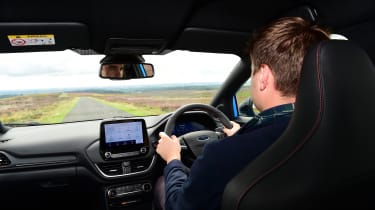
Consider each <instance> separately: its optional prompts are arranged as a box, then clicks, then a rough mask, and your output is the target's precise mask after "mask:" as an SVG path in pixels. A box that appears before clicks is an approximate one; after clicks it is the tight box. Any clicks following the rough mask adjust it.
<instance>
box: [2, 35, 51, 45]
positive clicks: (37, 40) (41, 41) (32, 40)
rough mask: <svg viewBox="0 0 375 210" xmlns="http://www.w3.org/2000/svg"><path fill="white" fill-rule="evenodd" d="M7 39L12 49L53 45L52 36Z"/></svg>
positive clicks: (12, 37)
mask: <svg viewBox="0 0 375 210" xmlns="http://www.w3.org/2000/svg"><path fill="white" fill-rule="evenodd" d="M8 39H9V42H10V45H12V46H13V47H22V46H38V45H39V46H40V45H55V36H54V35H53V34H34V35H8Z"/></svg>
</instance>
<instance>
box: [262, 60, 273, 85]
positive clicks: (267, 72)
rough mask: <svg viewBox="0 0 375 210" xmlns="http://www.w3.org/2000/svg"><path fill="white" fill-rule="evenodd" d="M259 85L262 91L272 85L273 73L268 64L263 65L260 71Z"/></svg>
mask: <svg viewBox="0 0 375 210" xmlns="http://www.w3.org/2000/svg"><path fill="white" fill-rule="evenodd" d="M259 74H260V75H259V84H260V90H261V91H263V90H265V89H266V88H267V87H268V86H269V85H270V84H271V79H272V78H271V77H272V76H273V75H272V72H271V68H270V67H269V66H268V65H267V64H261V65H260V69H259Z"/></svg>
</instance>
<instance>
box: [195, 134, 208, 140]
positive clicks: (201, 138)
mask: <svg viewBox="0 0 375 210" xmlns="http://www.w3.org/2000/svg"><path fill="white" fill-rule="evenodd" d="M209 139H210V137H209V136H207V135H204V136H199V137H198V138H197V140H198V141H207V140H209Z"/></svg>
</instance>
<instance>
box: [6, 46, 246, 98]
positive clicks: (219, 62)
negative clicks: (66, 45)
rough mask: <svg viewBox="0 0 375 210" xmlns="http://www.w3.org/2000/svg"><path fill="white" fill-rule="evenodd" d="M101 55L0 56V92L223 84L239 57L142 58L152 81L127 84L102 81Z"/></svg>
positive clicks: (182, 53)
mask: <svg viewBox="0 0 375 210" xmlns="http://www.w3.org/2000/svg"><path fill="white" fill-rule="evenodd" d="M103 57H104V55H85V56H81V55H79V54H77V53H76V52H73V51H70V50H66V51H60V52H38V53H9V54H0V91H4V90H23V89H26V90H27V89H46V88H48V89H49V88H65V87H101V86H114V85H115V86H118V85H123V84H126V85H139V84H158V83H162V84H169V83H191V82H196V83H200V82H222V81H224V79H225V78H226V77H227V76H228V75H229V73H230V72H231V70H232V69H233V67H234V66H235V64H236V63H237V62H238V61H239V57H237V56H235V55H228V54H213V53H193V52H188V51H176V52H172V53H169V54H167V55H145V56H144V58H145V60H146V63H152V64H153V65H154V69H155V76H154V78H148V79H137V80H127V81H112V80H108V79H101V78H100V77H99V76H98V75H99V61H100V60H101V59H102V58H103Z"/></svg>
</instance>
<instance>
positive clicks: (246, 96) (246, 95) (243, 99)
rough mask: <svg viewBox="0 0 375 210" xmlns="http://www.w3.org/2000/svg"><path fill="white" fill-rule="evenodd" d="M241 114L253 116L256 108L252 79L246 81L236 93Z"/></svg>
mask: <svg viewBox="0 0 375 210" xmlns="http://www.w3.org/2000/svg"><path fill="white" fill-rule="evenodd" d="M236 98H237V104H238V112H239V116H242V117H253V116H254V113H255V112H256V110H254V107H253V101H252V100H251V94H250V80H248V81H247V82H245V83H244V84H243V85H242V87H241V88H240V89H239V90H238V91H237V93H236Z"/></svg>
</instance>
